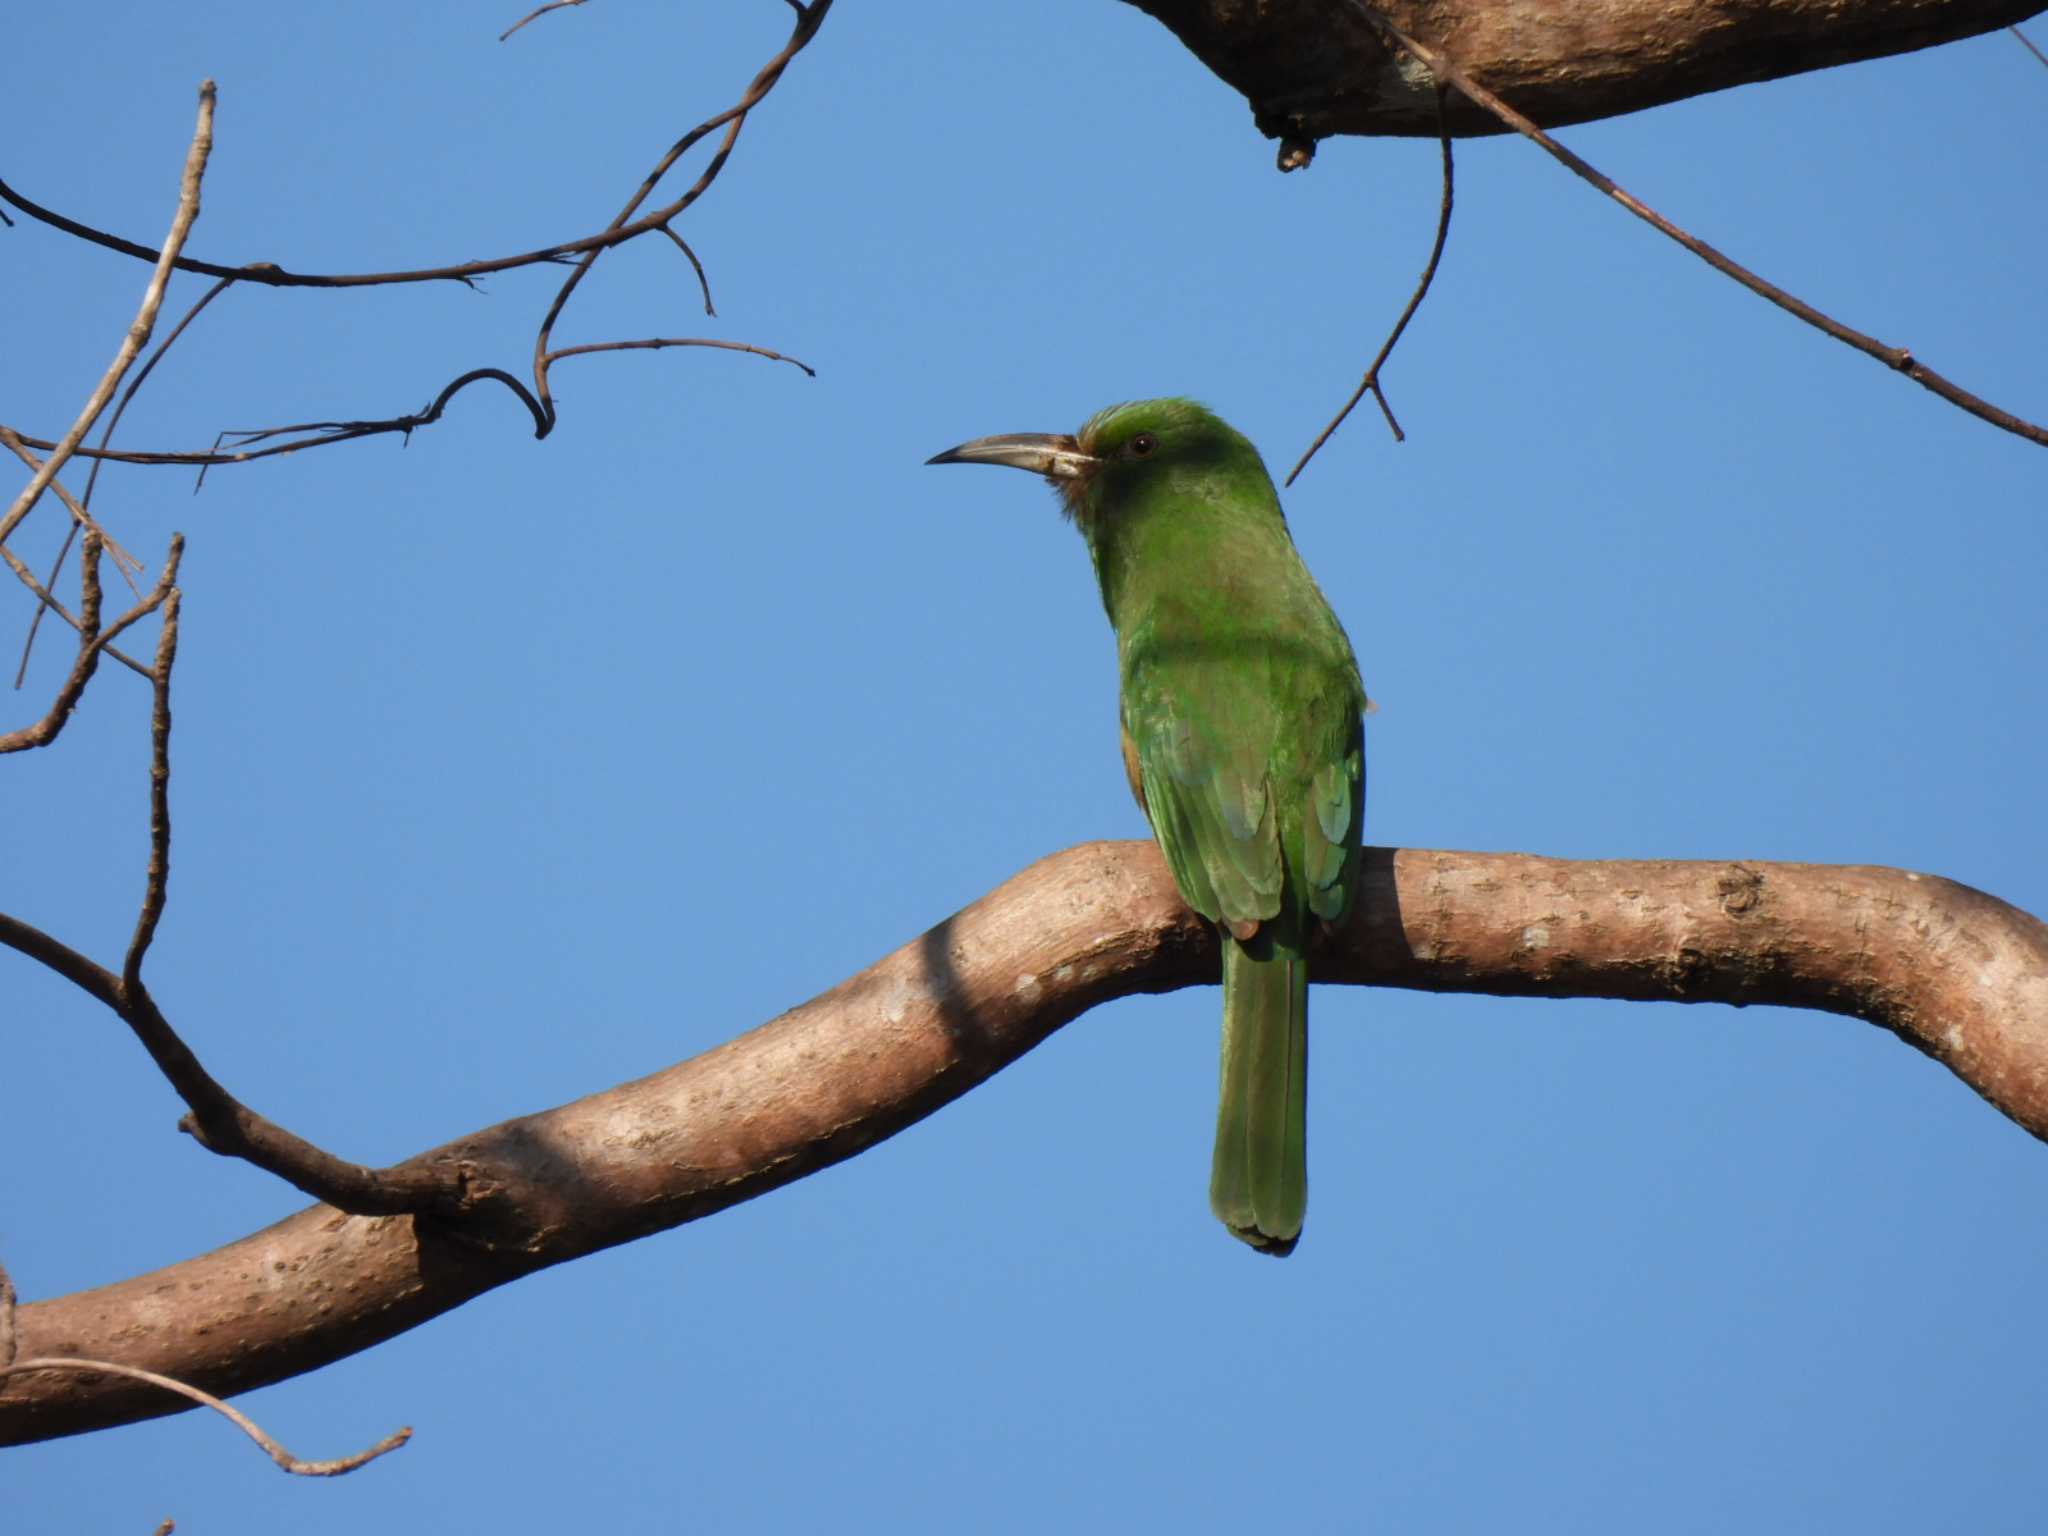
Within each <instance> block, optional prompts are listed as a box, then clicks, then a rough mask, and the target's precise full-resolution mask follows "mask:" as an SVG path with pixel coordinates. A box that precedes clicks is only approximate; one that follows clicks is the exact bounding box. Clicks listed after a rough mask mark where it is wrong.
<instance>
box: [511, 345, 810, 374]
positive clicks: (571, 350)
mask: <svg viewBox="0 0 2048 1536" xmlns="http://www.w3.org/2000/svg"><path fill="white" fill-rule="evenodd" d="M663 347H718V348H721V349H722V350H724V351H727V352H746V353H750V354H752V355H753V356H755V357H765V358H767V359H768V361H770V362H771V363H788V364H789V365H790V366H791V367H793V368H801V369H803V371H804V372H805V373H807V374H809V375H810V376H811V377H812V378H814V379H815V378H816V377H817V376H818V370H817V369H815V368H813V367H812V366H811V365H810V364H809V363H806V362H803V361H802V360H800V359H798V358H794V357H785V356H784V355H783V354H782V353H780V352H771V351H769V350H768V348H766V347H756V346H751V345H749V344H748V343H746V342H744V341H715V340H712V339H711V338H709V337H704V336H652V337H649V338H647V339H645V340H643V341H589V342H585V343H583V345H581V346H576V347H557V348H556V349H555V350H554V351H552V352H550V353H549V354H548V356H547V360H548V361H549V362H550V363H553V362H556V361H557V360H559V359H561V358H564V357H582V356H584V355H585V354H587V353H591V352H658V351H660V350H661V349H662V348H663Z"/></svg>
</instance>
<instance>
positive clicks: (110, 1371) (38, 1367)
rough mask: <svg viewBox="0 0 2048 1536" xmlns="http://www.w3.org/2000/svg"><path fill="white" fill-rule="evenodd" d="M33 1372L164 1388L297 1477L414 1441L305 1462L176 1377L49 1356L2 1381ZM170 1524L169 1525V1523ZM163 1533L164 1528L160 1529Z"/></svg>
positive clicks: (20, 1364)
mask: <svg viewBox="0 0 2048 1536" xmlns="http://www.w3.org/2000/svg"><path fill="white" fill-rule="evenodd" d="M30 1371H72V1372H84V1373H86V1374H89V1375H96V1376H123V1377H126V1378H127V1379H128V1380H130V1381H140V1382H145V1383H147V1384H148V1385H150V1386H152V1387H161V1388H163V1389H164V1391H166V1392H175V1393H176V1394H177V1395H178V1396H180V1397H183V1398H188V1399H190V1400H191V1401H192V1402H195V1403H198V1404H199V1405H200V1406H201V1407H203V1408H211V1409H212V1410H213V1411H214V1412H215V1413H217V1414H219V1415H221V1417H223V1418H224V1419H226V1420H227V1421H228V1422H229V1423H230V1424H232V1425H234V1426H235V1428H237V1429H239V1430H240V1431H241V1432H242V1433H243V1434H245V1435H247V1436H248V1437H249V1438H250V1439H251V1440H254V1441H255V1442H256V1443H257V1444H258V1445H259V1446H261V1447H262V1448H263V1454H264V1455H266V1456H268V1457H269V1458H270V1459H271V1460H272V1461H274V1462H276V1463H277V1464H278V1466H279V1467H281V1468H283V1469H284V1470H285V1471H287V1472H290V1473H292V1474H293V1475H294V1476H296V1477H339V1476H341V1475H342V1474H343V1473H344V1472H353V1471H355V1469H356V1468H357V1467H360V1466H364V1465H366V1464H367V1463H369V1462H372V1461H375V1460H376V1459H377V1458H378V1457H379V1456H382V1455H384V1454H386V1453H387V1452H389V1451H395V1450H397V1449H398V1448H399V1447H400V1446H401V1445H404V1444H405V1443H406V1441H408V1440H410V1439H411V1438H412V1428H411V1426H410V1425H408V1426H407V1427H406V1428H404V1429H401V1430H398V1431H397V1432H396V1433H394V1434H389V1435H386V1436H385V1437H384V1438H383V1439H382V1440H379V1441H378V1442H377V1443H376V1444H375V1445H373V1446H371V1447H370V1448H369V1449H368V1450H366V1451H357V1452H356V1453H355V1454H354V1455H353V1456H342V1457H338V1458H337V1459H335V1460H333V1461H303V1460H301V1459H300V1458H299V1457H297V1456H294V1455H293V1454H292V1453H291V1452H290V1451H288V1450H286V1449H285V1448H284V1447H283V1446H281V1445H279V1444H278V1443H277V1442H276V1441H275V1440H273V1439H271V1438H270V1436H268V1435H266V1434H265V1433H264V1432H263V1430H262V1428H261V1427H260V1426H259V1425H257V1423H256V1422H255V1421H254V1420H253V1419H251V1418H250V1417H249V1416H248V1415H247V1414H245V1413H243V1412H241V1411H240V1410H239V1409H236V1408H234V1407H231V1406H230V1405H229V1404H227V1403H224V1402H222V1401H221V1400H220V1399H219V1398H217V1397H215V1396H214V1395H213V1394H212V1393H210V1392H202V1391H200V1390H199V1389H198V1388H197V1387H194V1386H189V1385H187V1384H186V1383H185V1382H182V1381H179V1380H177V1379H176V1378H175V1377H172V1376H160V1375H158V1374H157V1373H156V1372H155V1371H145V1370H143V1369H141V1368H140V1367H138V1366H133V1365H116V1364H114V1363H113V1362H112V1361H111V1360H76V1359H71V1358H69V1357H67V1356H62V1355H49V1356H44V1357H42V1358H40V1359H35V1360H17V1361H15V1362H14V1363H13V1364H12V1365H0V1379H4V1378H5V1377H8V1376H25V1375H27V1374H28V1373H29V1372H30ZM166 1523H168V1522H166ZM158 1529H159V1530H161V1529H162V1527H161V1526H159V1527H158Z"/></svg>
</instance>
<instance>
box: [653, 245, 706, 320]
mask: <svg viewBox="0 0 2048 1536" xmlns="http://www.w3.org/2000/svg"><path fill="white" fill-rule="evenodd" d="M661 232H662V233H663V234H664V235H667V236H668V237H669V239H671V240H673V241H675V243H676V249H677V250H679V251H681V252H682V253H683V255H684V256H685V257H687V258H688V259H689V263H690V266H691V267H692V268H693V269H694V270H695V271H696V274H697V286H698V287H699V288H701V289H702V290H703V291H704V313H705V314H707V315H709V316H710V317H711V318H712V319H714V320H716V319H717V318H718V311H717V310H716V309H713V308H712V307H711V279H710V278H708V277H706V276H705V275H704V263H703V262H701V261H699V260H698V259H697V253H696V252H695V251H693V250H691V249H690V242H689V241H687V240H685V239H684V238H683V237H682V236H681V235H679V234H677V233H676V232H675V231H674V230H673V229H670V228H669V227H668V225H666V224H664V225H662V226H661Z"/></svg>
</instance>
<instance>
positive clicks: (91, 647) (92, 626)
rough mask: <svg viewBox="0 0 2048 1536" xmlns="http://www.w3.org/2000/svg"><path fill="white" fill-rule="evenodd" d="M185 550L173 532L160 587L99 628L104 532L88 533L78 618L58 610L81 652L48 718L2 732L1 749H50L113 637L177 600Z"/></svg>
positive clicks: (18, 569)
mask: <svg viewBox="0 0 2048 1536" xmlns="http://www.w3.org/2000/svg"><path fill="white" fill-rule="evenodd" d="M184 551H185V541H184V539H183V537H182V536H180V535H177V534H173V535H172V536H171V551H170V556H169V558H168V559H167V560H166V561H165V563H164V574H163V576H162V578H161V579H160V580H159V581H158V582H157V584H156V586H155V588H154V589H153V590H152V591H151V592H150V593H149V595H148V596H146V597H144V598H143V599H142V600H141V601H140V602H138V603H137V604H136V605H135V606H134V607H133V608H130V609H129V610H128V611H127V612H126V613H124V614H122V615H121V617H120V618H118V619H116V620H115V621H114V622H113V623H112V624H111V625H109V626H108V627H107V628H106V629H105V630H104V631H103V630H101V628H100V601H101V599H100V565H99V562H100V535H99V534H97V533H94V532H88V533H87V534H86V536H85V553H84V555H83V556H82V557H81V558H80V561H79V580H80V588H81V590H80V596H79V616H78V618H77V619H76V620H72V619H71V616H70V615H69V614H67V613H64V612H63V609H62V607H61V606H59V607H58V612H59V614H60V615H61V616H62V617H63V618H64V619H65V620H66V621H67V622H72V623H75V624H76V625H77V628H78V656H77V658H76V659H75V660H74V661H73V662H72V664H71V671H70V673H69V674H68V675H67V676H66V677H65V679H64V682H63V684H62V686H60V687H59V688H58V690H57V696H56V698H55V699H53V700H52V701H51V703H50V708H49V710H48V712H47V713H45V714H44V716H43V718H42V719H40V720H38V721H36V722H35V723H34V724H32V725H24V726H22V727H21V728H20V729H18V730H13V731H8V732H6V733H5V734H0V753H7V752H23V751H28V750H30V749H31V748H35V747H47V746H48V745H49V744H50V743H51V742H53V741H55V740H56V739H57V737H58V735H59V734H60V733H61V732H62V731H63V729H64V726H65V724H66V723H67V722H68V721H69V720H70V718H71V712H72V710H74V709H75V708H77V706H78V701H79V699H80V698H81V697H82V696H83V695H84V693H85V685H86V684H87V683H89V682H91V681H92V677H93V673H94V672H95V671H96V670H97V669H98V667H99V659H100V655H101V653H102V652H104V651H106V650H108V648H109V646H110V645H111V644H112V642H113V640H114V638H115V637H116V636H117V635H120V634H121V633H122V632H123V631H125V630H126V629H127V628H128V627H129V626H130V625H132V624H134V623H136V622H137V621H138V620H140V619H142V618H143V617H145V616H146V615H148V614H151V613H154V612H155V611H156V610H157V609H158V608H161V607H163V606H164V604H165V603H166V602H167V601H171V600H174V599H175V597H176V593H177V588H176V586H175V583H176V581H177V579H178V562H179V560H180V559H182V558H183V556H184ZM0 555H4V556H5V557H6V559H7V560H8V562H9V563H10V564H11V565H12V566H13V567H14V569H15V574H16V575H18V576H22V577H23V578H24V579H26V580H27V581H29V582H30V583H31V584H34V583H35V578H34V577H33V576H30V575H28V574H27V571H26V568H25V567H23V566H22V565H21V563H20V561H19V560H17V559H16V558H15V555H14V552H13V551H12V550H8V549H4V548H0ZM50 601H51V603H52V604H53V605H55V604H56V600H55V599H54V598H52V599H50ZM167 622H168V621H167Z"/></svg>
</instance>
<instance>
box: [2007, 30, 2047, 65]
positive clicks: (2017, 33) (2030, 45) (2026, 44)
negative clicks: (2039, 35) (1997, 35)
mask: <svg viewBox="0 0 2048 1536" xmlns="http://www.w3.org/2000/svg"><path fill="white" fill-rule="evenodd" d="M2005 30H2006V31H2008V32H2010V33H2011V34H2012V35H2013V36H2014V37H2016V38H2018V39H2019V40H2020V46H2021V47H2022V48H2024V49H2026V50H2027V52H2029V53H2031V54H2032V55H2033V56H2034V57H2035V58H2037V59H2039V60H2040V61H2041V64H2042V67H2043V68H2048V53H2043V52H2042V51H2041V50H2040V49H2038V48H2036V47H2035V46H2034V40H2033V39H2032V38H2031V37H2029V36H2027V34H2026V33H2024V32H2022V31H2021V30H2020V29H2019V28H2018V27H2007V28H2006V29H2005Z"/></svg>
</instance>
